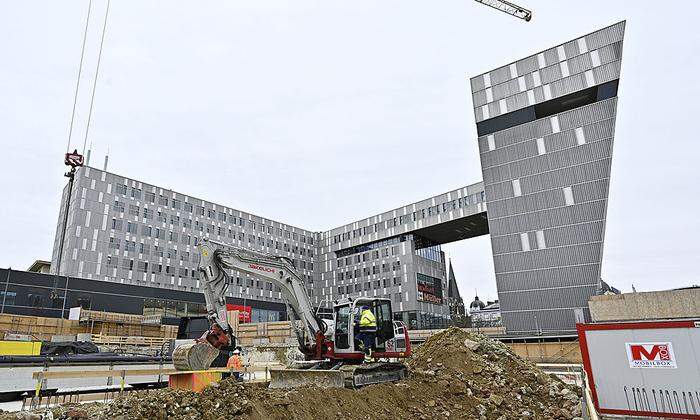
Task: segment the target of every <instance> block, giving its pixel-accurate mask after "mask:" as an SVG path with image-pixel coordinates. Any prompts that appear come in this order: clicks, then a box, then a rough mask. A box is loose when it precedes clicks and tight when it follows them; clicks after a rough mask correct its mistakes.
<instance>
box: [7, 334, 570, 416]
mask: <svg viewBox="0 0 700 420" xmlns="http://www.w3.org/2000/svg"><path fill="white" fill-rule="evenodd" d="M408 365H409V369H410V371H411V374H410V376H409V377H408V378H407V379H406V380H404V381H401V382H398V383H390V384H389V383H387V384H379V385H372V386H367V387H364V388H362V389H359V390H351V389H319V388H315V387H308V388H299V389H293V390H280V389H268V388H267V387H266V386H265V385H264V384H245V385H243V384H241V383H238V382H235V381H233V380H225V381H223V382H221V383H220V384H218V385H215V386H211V387H209V388H207V389H206V390H205V391H204V392H203V393H201V394H194V393H192V392H188V391H179V390H170V389H166V390H159V391H150V392H133V393H129V394H127V395H126V396H124V397H122V398H119V399H117V400H115V401H113V402H112V403H110V404H107V405H105V404H95V405H90V406H89V407H81V409H85V410H86V412H85V415H86V416H87V417H86V418H95V419H165V418H169V419H198V420H207V419H283V420H289V419H304V420H305V419H309V420H311V419H317V418H330V419H345V418H359V419H396V418H417V419H452V418H458V419H494V420H511V419H522V418H532V419H573V418H576V417H579V416H580V415H581V411H580V407H579V406H578V399H579V397H578V395H577V390H576V389H574V388H569V387H568V386H567V385H565V384H564V383H562V382H561V381H559V380H558V379H556V378H552V377H550V376H549V375H547V374H545V373H543V372H542V371H540V370H539V369H537V368H536V367H535V366H534V365H533V364H531V363H529V362H527V361H525V360H522V359H521V358H519V357H518V356H516V355H515V354H514V353H513V352H511V351H510V349H508V347H506V346H505V345H504V344H502V343H500V342H497V341H494V340H491V339H488V338H486V337H484V336H481V335H478V334H470V333H466V332H464V331H462V330H459V329H456V328H451V329H449V330H446V331H444V332H441V333H439V334H436V335H435V336H433V337H431V338H430V339H429V340H427V341H426V342H425V343H424V344H423V345H421V346H419V347H418V348H417V349H416V350H415V352H414V355H413V357H412V358H411V359H410V360H409V361H408ZM53 411H54V413H53V414H54V418H56V419H59V418H67V416H66V409H64V408H56V409H54V410H53ZM1 417H2V416H0V418H1Z"/></svg>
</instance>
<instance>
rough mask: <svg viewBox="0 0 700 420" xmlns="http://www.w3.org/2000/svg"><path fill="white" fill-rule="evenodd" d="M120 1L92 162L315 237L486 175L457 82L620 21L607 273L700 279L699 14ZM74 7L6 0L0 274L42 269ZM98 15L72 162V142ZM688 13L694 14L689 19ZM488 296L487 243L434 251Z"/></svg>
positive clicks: (466, 94) (632, 7)
mask: <svg viewBox="0 0 700 420" xmlns="http://www.w3.org/2000/svg"><path fill="white" fill-rule="evenodd" d="M518 1H521V2H522V3H523V5H524V6H526V7H529V8H531V9H532V10H534V18H533V20H532V22H530V23H524V22H522V21H520V20H517V19H514V18H511V17H509V16H507V15H504V14H501V13H499V12H496V11H494V10H491V9H489V8H487V7H485V6H481V5H478V4H477V3H475V2H473V1H471V0H444V1H440V2H431V1H425V0H423V1H417V0H400V1H399V0H381V1H379V0H372V1H347V0H346V1H329V0H324V1H320V0H318V1H307V0H296V1H277V0H266V1H247V2H241V1H238V2H231V1H227V2H224V1H208V2H194V1H190V2H182V1H157V2H156V1H135V0H133V1H132V0H114V1H113V2H112V8H111V12H110V19H109V23H108V30H107V35H106V39H105V47H104V53H103V58H102V67H101V70H100V78H99V82H98V89H97V95H96V102H95V107H94V113H93V119H92V127H91V131H90V137H89V142H92V143H93V160H92V163H93V164H94V165H95V166H101V161H102V159H103V157H104V155H105V153H106V151H107V147H109V151H110V162H111V163H110V168H109V169H110V170H111V171H112V172H116V173H119V174H124V175H127V176H129V177H132V178H136V179H139V180H142V181H145V182H150V183H154V184H156V185H161V186H165V187H169V188H172V189H174V190H177V191H181V192H184V193H187V194H191V195H194V196H197V197H202V198H206V199H209V200H211V201H214V202H218V203H221V204H225V205H229V206H232V207H235V208H238V209H241V210H245V211H250V212H253V213H255V214H259V215H261V216H264V217H268V218H271V219H275V220H280V221H284V222H286V223H289V224H292V225H296V226H300V227H304V228H307V229H312V230H317V231H320V230H326V229H329V228H332V227H335V226H338V225H341V224H344V223H348V222H350V221H354V220H356V219H359V218H362V217H366V216H369V215H372V214H374V213H378V212H381V211H385V210H389V209H392V208H395V207H398V206H400V205H403V204H407V203H410V202H413V201H416V200H420V199H423V198H426V197H429V196H431V195H434V194H438V193H442V192H445V191H448V190H450V189H453V188H457V187H460V186H463V185H466V184H471V183H473V182H477V181H479V180H480V178H481V176H480V174H481V173H480V165H479V159H478V154H477V147H476V142H475V139H476V130H475V124H474V116H473V112H472V108H471V98H470V91H469V87H468V77H470V76H473V75H476V74H479V73H482V72H484V71H487V70H490V69H492V68H495V67H497V66H500V65H502V64H505V63H507V62H510V61H513V60H515V59H518V58H521V57H524V56H527V55H530V54H532V53H535V52H537V51H538V50H541V49H544V48H547V47H550V46H553V45H555V44H558V43H560V42H563V41H566V40H569V39H572V38H575V37H577V36H579V35H582V34H585V33H588V32H591V31H593V30H596V29H598V28H601V27H604V26H607V25H610V24H612V23H615V22H617V21H620V20H623V19H627V31H626V39H625V45H624V53H623V64H622V78H621V84H620V91H619V95H620V102H619V111H618V118H617V129H616V139H615V152H614V160H613V172H612V182H611V192H610V195H611V199H610V202H609V209H608V222H607V231H606V234H607V235H606V244H605V255H604V263H603V277H604V278H605V279H607V280H609V281H610V282H611V283H612V284H614V285H616V286H618V287H620V288H622V289H623V290H630V286H631V284H634V285H635V287H637V289H638V290H652V289H662V288H671V287H680V286H685V285H689V284H692V283H696V284H697V283H700V280H699V279H698V278H699V276H698V274H697V266H698V264H697V263H698V261H699V260H700V252H699V251H700V247H699V245H698V243H699V241H698V237H700V222H698V216H697V213H698V212H697V209H698V208H699V207H700V199H699V198H698V196H699V194H698V193H699V191H698V181H700V176H699V175H698V174H699V171H698V164H699V162H700V152H699V151H700V146H699V145H698V140H700V139H698V135H697V132H698V131H697V118H698V115H699V112H698V106H697V104H698V100H697V98H698V97H700V87H699V86H700V84H699V83H698V81H697V75H698V72H699V70H700V54H699V53H700V35H699V34H700V31H699V30H698V28H697V18H696V16H695V14H694V12H692V10H691V9H694V8H695V6H696V4H697V3H696V2H690V1H688V2H685V4H684V2H676V3H674V6H673V7H671V6H665V5H664V4H663V3H661V2H657V1H614V2H613V1H602V0H588V1H577V2H572V1H544V0H518ZM87 4H88V2H87V0H80V1H77V0H71V1H61V2H57V1H21V2H20V1H10V0H5V1H2V2H0V53H1V56H0V139H1V141H2V146H3V147H2V149H3V151H4V152H5V157H4V159H3V161H4V163H3V164H2V166H0V168H1V169H0V191H1V192H2V203H3V205H2V206H0V220H1V221H2V222H1V223H0V236H1V237H2V238H3V240H2V241H0V266H1V267H7V266H11V267H13V268H18V269H26V268H27V267H28V266H29V265H30V263H31V262H32V261H33V260H34V259H37V258H44V259H48V258H50V256H51V249H52V246H53V239H54V235H55V226H56V221H57V215H58V206H59V201H60V191H61V188H62V187H63V185H64V184H65V182H66V180H65V178H63V176H62V174H63V172H64V166H63V163H62V154H63V153H64V152H65V148H66V142H67V133H68V123H69V119H70V113H71V106H72V101H73V89H74V87H75V77H76V72H77V67H78V59H79V55H80V43H81V39H82V30H83V24H84V18H85V14H86V10H87ZM105 5H106V0H93V13H94V14H93V20H92V26H91V30H90V34H89V40H88V45H87V53H88V54H87V56H86V61H85V66H86V67H85V72H84V78H83V80H82V88H81V92H80V98H79V102H78V118H77V121H76V127H75V131H74V138H73V145H72V147H77V148H78V149H81V148H82V144H83V137H84V133H85V120H86V116H87V111H88V107H89V95H90V89H89V88H90V87H91V78H92V76H93V73H94V67H95V62H96V56H97V49H98V44H99V29H100V25H101V20H102V16H103V12H104V8H105ZM686 9H687V10H686ZM444 248H445V250H446V251H447V252H448V254H449V255H450V256H451V257H452V259H453V262H454V264H455V269H456V273H457V276H458V278H459V280H460V286H461V288H462V293H463V294H465V295H467V296H468V297H471V294H472V292H473V289H474V288H478V290H479V293H480V294H481V295H484V296H486V297H490V298H495V280H494V274H493V262H492V259H491V255H490V242H489V239H488V237H481V238H476V239H473V240H469V241H463V242H461V243H456V244H450V245H447V246H445V247H444Z"/></svg>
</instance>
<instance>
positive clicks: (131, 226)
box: [126, 222, 139, 233]
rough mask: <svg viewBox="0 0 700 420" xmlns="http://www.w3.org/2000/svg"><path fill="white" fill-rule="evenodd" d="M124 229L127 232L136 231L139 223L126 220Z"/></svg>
mask: <svg viewBox="0 0 700 420" xmlns="http://www.w3.org/2000/svg"><path fill="white" fill-rule="evenodd" d="M126 231H127V232H129V233H138V231H139V224H138V223H136V222H126Z"/></svg>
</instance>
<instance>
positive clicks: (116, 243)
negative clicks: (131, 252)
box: [108, 238, 119, 249]
mask: <svg viewBox="0 0 700 420" xmlns="http://www.w3.org/2000/svg"><path fill="white" fill-rule="evenodd" d="M108 246H109V248H110V249H119V240H118V239H116V238H109V245H108Z"/></svg>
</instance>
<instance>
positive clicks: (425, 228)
mask: <svg viewBox="0 0 700 420" xmlns="http://www.w3.org/2000/svg"><path fill="white" fill-rule="evenodd" d="M67 188H68V187H66V190H65V191H64V194H63V200H64V201H63V202H62V206H61V208H62V210H61V213H60V214H59V218H58V220H59V222H58V226H57V230H56V239H55V242H54V252H53V257H52V267H54V269H55V267H57V262H58V261H57V259H58V249H59V243H60V234H61V232H62V228H63V226H62V222H63V218H64V217H63V209H64V208H65V207H64V205H63V204H65V199H66V197H67V196H68V191H67ZM483 201H484V196H483V188H482V187H481V184H475V185H472V186H468V187H464V188H460V189H458V190H455V191H451V192H449V193H445V194H442V195H439V196H436V197H432V198H430V199H427V200H423V201H421V202H419V203H414V204H411V205H408V206H403V207H401V208H398V209H395V210H391V211H388V212H385V213H383V214H379V215H375V216H372V217H369V218H366V219H363V220H360V221H357V222H354V223H350V224H347V225H345V226H341V227H338V228H335V229H332V230H329V231H325V232H312V231H310V230H305V229H300V228H297V227H293V226H289V225H286V224H284V223H280V222H277V221H273V220H269V219H265V218H263V217H260V216H256V215H253V214H250V213H246V212H243V211H240V210H237V209H233V208H230V207H227V206H223V205H220V204H215V203H212V202H209V201H204V200H201V199H198V198H194V197H191V196H189V195H186V194H182V193H179V192H175V191H172V190H169V189H164V188H161V187H158V186H155V185H151V184H146V183H144V182H141V181H137V180H134V179H130V178H127V177H124V176H120V175H116V174H113V173H109V172H106V171H102V170H99V169H96V168H92V167H83V168H80V169H78V171H77V173H76V176H75V183H74V186H73V193H72V194H71V203H70V206H69V215H68V224H67V228H66V236H65V240H64V246H63V256H62V259H61V268H60V273H59V274H60V275H61V276H74V277H78V278H87V279H98V280H105V281H110V282H117V283H123V284H132V285H139V286H150V287H160V288H166V289H173V290H182V291H199V288H200V283H199V274H198V272H197V265H198V263H199V255H198V253H197V248H196V245H197V243H198V242H199V241H200V240H201V239H202V238H208V239H213V240H216V241H219V242H223V243H227V244H232V245H236V246H242V247H248V248H251V249H254V250H257V251H260V252H265V253H270V254H276V255H282V256H286V257H289V258H291V259H292V260H293V261H294V263H295V266H296V267H297V269H298V271H299V273H300V274H301V275H302V276H303V278H304V280H305V282H306V286H307V291H308V293H309V295H310V296H311V299H312V301H313V302H314V304H315V305H318V306H320V307H327V308H328V307H330V306H331V305H332V303H333V301H335V300H337V299H339V298H343V297H348V296H359V295H362V296H384V297H388V298H391V300H392V302H393V305H394V310H395V312H397V317H398V318H400V319H402V320H404V321H405V322H406V323H407V324H409V325H411V326H413V327H415V328H419V327H420V328H423V327H437V326H444V325H446V324H447V322H448V320H449V310H448V306H447V300H446V292H447V282H446V278H447V277H446V269H445V259H444V254H443V253H442V251H441V250H440V247H439V243H445V242H451V241H453V240H458V239H462V238H466V237H470V236H475V235H477V234H483V233H485V229H486V221H485V220H486V219H485V215H484V210H485V209H484V207H483ZM472 220H477V221H478V223H474V222H473V221H472ZM451 225H453V226H452V227H451ZM451 229H452V230H451ZM231 274H232V277H233V278H234V279H235V281H234V284H231V285H230V286H229V291H228V293H229V297H230V298H239V299H248V300H251V301H269V302H281V295H280V293H279V291H278V290H276V288H275V287H274V286H273V285H272V283H269V282H267V281H264V280H262V279H258V278H255V277H254V276H250V275H246V274H245V273H231Z"/></svg>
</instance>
